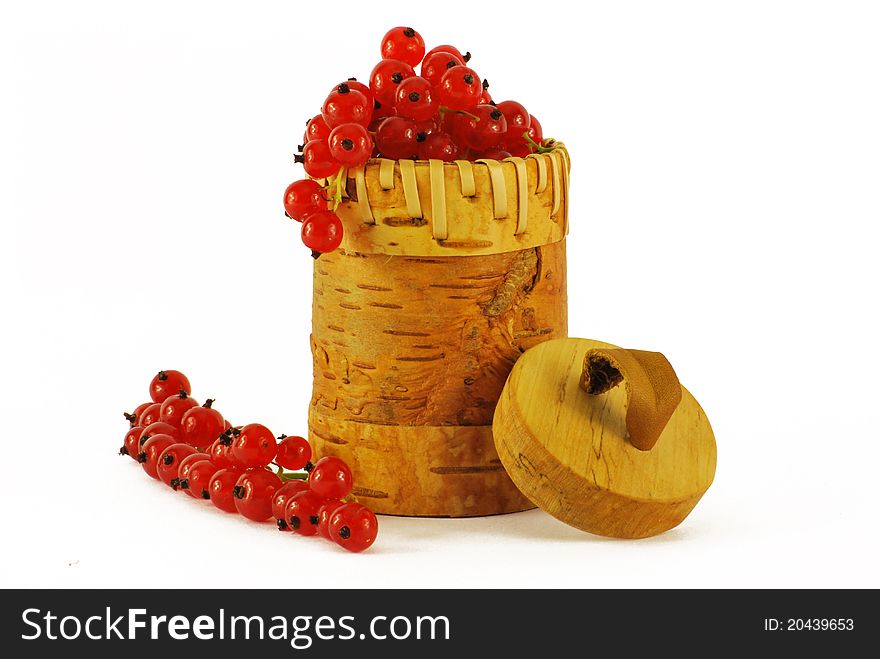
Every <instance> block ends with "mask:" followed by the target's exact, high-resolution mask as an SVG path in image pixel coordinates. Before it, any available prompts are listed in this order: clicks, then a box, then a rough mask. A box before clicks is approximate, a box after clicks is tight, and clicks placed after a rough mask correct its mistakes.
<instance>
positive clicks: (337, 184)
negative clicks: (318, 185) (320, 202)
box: [327, 166, 346, 213]
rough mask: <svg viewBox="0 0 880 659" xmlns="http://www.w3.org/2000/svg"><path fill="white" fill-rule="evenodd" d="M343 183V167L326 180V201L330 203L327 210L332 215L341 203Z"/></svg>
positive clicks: (344, 170)
mask: <svg viewBox="0 0 880 659" xmlns="http://www.w3.org/2000/svg"><path fill="white" fill-rule="evenodd" d="M345 181H346V169H345V167H344V166H343V167H340V168H339V171H338V172H336V176H331V177H329V178H328V179H327V193H328V198H327V201H328V202H329V203H330V207H329V210H331V211H333V212H334V213H335V212H336V209H337V208H338V207H339V204H341V203H342V189H343V186H344V185H345Z"/></svg>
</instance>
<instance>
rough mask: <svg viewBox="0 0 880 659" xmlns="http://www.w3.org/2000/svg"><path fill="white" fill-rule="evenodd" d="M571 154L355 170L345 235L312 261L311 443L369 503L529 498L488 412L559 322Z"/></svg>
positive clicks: (504, 503) (492, 504)
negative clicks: (502, 452)
mask: <svg viewBox="0 0 880 659" xmlns="http://www.w3.org/2000/svg"><path fill="white" fill-rule="evenodd" d="M568 172H569V158H568V153H567V152H566V150H565V147H564V146H563V145H562V144H560V143H557V144H556V146H555V148H554V149H553V150H552V151H550V152H549V153H544V154H533V155H530V156H528V157H527V158H508V159H507V160H504V161H500V162H499V161H494V160H482V161H477V162H467V161H456V162H454V163H443V162H441V161H434V160H431V161H415V162H414V161H410V160H402V161H394V160H386V159H378V160H371V161H369V162H368V163H367V165H366V166H364V167H361V168H359V169H357V170H351V171H350V172H349V174H348V176H349V180H348V185H347V186H346V188H347V196H346V198H345V199H344V200H343V202H342V204H341V205H340V206H339V209H338V211H337V212H338V214H339V217H340V218H341V219H342V222H343V224H344V226H345V237H344V239H343V242H342V245H341V247H340V248H339V249H338V250H336V251H335V252H333V253H330V254H324V255H322V256H321V257H320V258H319V259H317V260H316V261H315V266H314V295H313V304H312V337H311V344H312V356H313V360H314V371H313V373H314V384H313V392H312V400H311V406H310V409H309V439H310V441H311V442H312V445H313V447H314V448H315V454H316V456H317V457H322V456H324V455H337V456H339V457H341V458H342V459H344V460H345V461H346V462H347V463H348V464H349V465H350V466H351V468H352V471H353V472H354V476H355V484H356V488H355V491H354V494H355V496H357V498H358V499H359V500H361V501H362V502H364V503H365V504H367V505H369V506H370V507H371V508H373V509H374V510H375V511H376V512H378V513H385V514H392V515H417V516H450V517H464V516H474V515H492V514H498V513H507V512H514V511H519V510H527V509H529V508H533V507H534V504H532V502H531V501H529V499H528V498H526V497H525V496H524V495H523V494H522V493H520V491H519V490H518V489H517V488H516V486H515V485H514V484H513V482H512V481H511V480H510V478H509V476H508V475H507V472H506V471H505V469H504V467H503V466H502V464H501V461H500V460H499V458H498V454H497V453H496V451H495V446H494V442H493V437H492V418H493V415H494V412H495V406H496V403H497V402H498V398H499V396H500V395H501V391H502V389H503V387H504V383H505V382H506V380H507V377H508V375H509V373H510V371H511V369H512V367H513V365H514V363H515V362H516V360H517V359H518V358H519V356H520V355H521V354H522V353H523V352H524V351H525V350H527V349H528V348H530V347H532V346H534V345H536V344H538V343H541V342H543V341H546V340H549V339H558V338H563V337H565V336H567V333H568V326H567V319H568V309H567V297H566V271H565V270H566V269H565V236H566V233H567V231H568V219H567V218H568V204H567V193H568Z"/></svg>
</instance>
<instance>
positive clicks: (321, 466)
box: [309, 455, 352, 499]
mask: <svg viewBox="0 0 880 659" xmlns="http://www.w3.org/2000/svg"><path fill="white" fill-rule="evenodd" d="M351 486H352V476H351V469H349V468H348V465H347V464H345V462H343V461H342V460H341V459H340V458H337V457H336V456H334V455H328V456H325V457H323V458H321V459H320V460H318V462H317V463H315V466H314V468H313V469H312V471H310V472H309V488H310V489H311V490H312V492H314V493H315V494H317V495H318V496H319V497H323V498H324V499H342V498H343V497H345V496H347V495H348V493H349V492H351Z"/></svg>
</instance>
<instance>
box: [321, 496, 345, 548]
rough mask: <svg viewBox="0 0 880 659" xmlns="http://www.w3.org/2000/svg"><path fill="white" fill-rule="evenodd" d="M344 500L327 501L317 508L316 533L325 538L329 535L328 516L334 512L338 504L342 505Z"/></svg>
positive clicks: (328, 538)
mask: <svg viewBox="0 0 880 659" xmlns="http://www.w3.org/2000/svg"><path fill="white" fill-rule="evenodd" d="M344 505H345V502H344V501H328V502H327V503H325V504H324V505H323V506H321V507H320V508H319V509H318V535H319V536H321V537H322V538H326V539H327V540H332V539H333V538H331V537H330V516H331V515H332V514H333V513H334V512H336V511H337V510H338V509H339V507H340V506H344Z"/></svg>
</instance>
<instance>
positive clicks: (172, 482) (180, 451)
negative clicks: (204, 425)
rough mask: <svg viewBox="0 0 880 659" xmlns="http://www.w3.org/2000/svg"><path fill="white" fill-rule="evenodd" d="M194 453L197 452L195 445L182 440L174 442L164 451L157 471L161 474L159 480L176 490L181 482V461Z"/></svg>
mask: <svg viewBox="0 0 880 659" xmlns="http://www.w3.org/2000/svg"><path fill="white" fill-rule="evenodd" d="M194 453H196V449H195V448H194V447H192V446H190V445H189V444H182V443H180V442H178V443H177V444H172V445H171V446H169V447H168V448H166V449H165V450H164V451H162V454H161V455H160V456H159V462H158V466H157V468H156V473H158V474H159V480H161V481H162V482H163V483H165V485H168V486H170V487H171V488H172V489H174V490H176V489H177V487H178V485H179V484H180V479H179V478H178V476H177V474H178V472H179V470H180V463H181V462H182V461H183V459H184V458H186V457H189V456H191V455H193V454H194Z"/></svg>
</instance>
